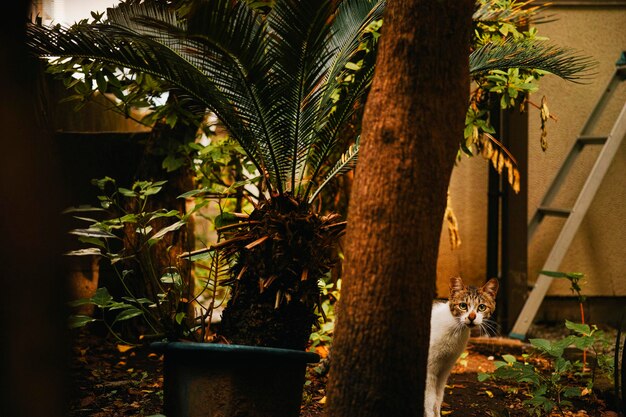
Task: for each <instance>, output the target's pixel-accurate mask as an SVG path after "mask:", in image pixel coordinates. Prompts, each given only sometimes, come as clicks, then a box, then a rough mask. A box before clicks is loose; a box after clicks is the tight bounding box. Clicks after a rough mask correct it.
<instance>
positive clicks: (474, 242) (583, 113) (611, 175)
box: [437, 1, 626, 297]
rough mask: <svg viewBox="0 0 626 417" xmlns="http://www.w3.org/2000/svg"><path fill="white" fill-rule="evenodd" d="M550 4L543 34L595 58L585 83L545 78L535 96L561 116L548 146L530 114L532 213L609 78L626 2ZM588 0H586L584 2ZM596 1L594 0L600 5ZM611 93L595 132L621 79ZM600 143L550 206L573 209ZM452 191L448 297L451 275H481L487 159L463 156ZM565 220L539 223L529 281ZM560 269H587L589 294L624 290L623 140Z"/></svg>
mask: <svg viewBox="0 0 626 417" xmlns="http://www.w3.org/2000/svg"><path fill="white" fill-rule="evenodd" d="M558 3H559V2H558V1H557V5H554V6H553V7H551V8H550V13H551V14H553V15H554V17H555V18H556V19H557V20H556V21H554V22H550V23H546V24H542V25H541V26H539V30H540V33H541V34H543V35H545V36H548V37H550V39H551V40H552V41H553V42H554V43H556V44H558V45H561V46H568V47H571V48H575V49H578V50H580V51H582V53H584V54H586V55H590V56H593V57H594V58H595V59H596V60H597V61H598V67H597V69H596V70H595V72H597V74H596V75H595V76H594V77H593V78H592V79H591V80H590V81H589V83H587V84H574V83H570V82H566V81H563V80H561V79H559V78H557V77H555V76H546V77H544V79H543V80H542V82H541V89H540V91H539V93H538V94H535V95H534V96H533V97H532V101H534V102H535V103H537V104H539V103H540V102H541V97H542V96H543V95H546V96H547V98H548V104H549V107H550V110H551V111H552V113H554V114H555V115H556V116H557V118H558V122H553V121H551V122H550V124H549V126H548V130H549V136H548V141H549V149H548V150H547V152H545V153H544V152H542V151H541V147H540V145H539V135H540V128H539V126H540V120H539V113H538V111H537V110H535V109H531V110H530V114H529V119H530V121H529V131H530V133H529V136H530V137H529V171H528V176H529V178H528V185H529V197H528V199H529V201H528V214H529V218H530V216H532V214H533V212H534V209H535V207H537V205H538V204H539V202H540V200H541V198H542V197H543V194H544V193H545V191H546V189H547V187H548V185H549V184H550V181H551V180H552V178H553V177H554V175H555V174H556V172H557V170H558V168H559V167H560V165H561V163H562V161H563V159H564V158H565V156H566V154H567V152H568V151H569V148H570V146H571V145H572V143H573V141H575V139H576V137H577V136H578V134H579V132H580V129H581V128H582V125H583V123H584V122H585V120H586V118H587V117H588V115H589V114H590V112H591V110H592V108H593V106H594V105H595V103H596V101H597V99H598V98H599V96H600V95H601V94H602V91H603V90H604V88H605V86H606V84H607V82H608V80H609V79H610V77H611V75H612V73H613V71H614V68H615V65H614V64H615V61H616V60H617V58H618V56H619V54H620V52H621V51H624V50H626V2H624V3H623V5H622V6H619V7H615V6H613V7H602V6H598V7H588V6H582V7H571V4H572V3H576V2H563V1H562V2H561V4H563V3H569V4H570V5H569V6H559V5H558ZM586 3H589V2H586ZM600 3H602V2H601V1H598V2H595V4H600ZM622 84H623V85H622V86H620V89H619V90H618V91H617V93H616V94H615V96H614V99H613V105H612V106H610V109H609V112H608V113H607V115H606V116H607V117H606V118H605V119H604V120H602V121H601V122H600V123H599V127H600V129H599V130H598V132H596V133H597V134H599V135H600V134H604V135H606V134H608V131H609V129H610V126H611V125H612V122H613V121H614V119H615V118H616V117H617V114H618V113H619V110H621V106H622V105H623V104H624V103H625V102H626V82H624V83H622ZM598 149H599V148H595V149H593V148H588V150H586V151H585V153H584V154H583V155H582V156H581V158H579V160H578V162H577V164H576V168H575V169H574V170H573V171H572V173H571V175H570V178H569V181H568V182H567V183H566V184H565V186H564V187H563V192H562V193H561V195H559V196H558V197H557V200H556V201H555V203H554V205H555V206H558V207H571V205H572V204H573V202H574V199H575V197H576V195H577V193H578V191H579V190H580V188H581V187H582V184H583V183H584V180H585V179H586V177H587V175H588V173H589V171H590V169H591V166H592V164H593V162H594V161H595V159H594V157H595V156H596V155H597V152H598ZM450 192H451V197H452V206H453V208H454V210H455V213H456V215H457V217H458V220H459V227H460V232H461V239H462V240H463V244H462V246H461V247H460V248H459V249H457V250H454V251H452V250H451V249H450V244H449V240H448V236H447V229H446V226H445V224H444V227H443V228H442V235H441V244H440V250H439V261H438V269H437V272H438V280H437V292H438V295H439V296H440V297H443V296H447V294H448V289H447V282H448V277H449V276H452V275H461V276H462V277H463V278H464V279H466V280H467V281H469V282H471V283H473V284H480V283H482V282H484V280H485V269H486V229H487V223H486V220H487V163H486V162H485V161H483V160H481V159H480V158H473V159H472V160H467V159H464V160H463V161H462V162H461V163H460V164H459V165H458V166H457V167H456V168H455V170H454V172H453V176H452V181H451V186H450ZM563 222H564V220H559V219H548V220H546V221H544V224H543V225H542V226H541V227H540V228H539V229H538V231H537V233H536V236H535V237H534V239H533V241H532V242H531V243H530V247H529V254H528V256H529V269H528V273H529V281H530V283H533V282H534V280H535V279H536V274H537V272H538V271H539V270H541V269H542V265H543V263H544V261H545V259H546V257H547V255H548V253H549V250H550V248H551V247H552V243H553V242H554V240H555V239H556V236H557V234H558V232H559V230H560V226H561V225H562V224H563ZM560 270H562V271H568V272H584V273H585V274H586V276H587V283H586V284H585V286H584V293H585V294H587V295H591V296H592V295H622V296H624V295H626V140H625V141H624V143H623V144H622V146H621V148H620V150H619V152H618V154H617V155H616V157H615V160H614V161H613V163H612V165H611V167H610V168H609V171H608V173H607V176H606V178H605V180H604V182H603V184H602V186H601V187H600V189H599V191H598V194H597V196H596V198H595V200H594V202H593V203H592V205H591V208H590V210H589V212H588V214H587V216H586V218H585V220H584V221H583V223H582V225H581V227H580V229H579V231H578V233H577V235H576V237H575V239H574V242H573V244H572V246H571V248H570V250H569V251H568V253H567V255H566V258H565V260H564V262H563V264H562V265H561V268H560ZM569 294H570V291H569V286H568V285H567V284H566V283H565V282H561V281H560V280H558V281H557V282H555V283H554V284H553V286H552V287H551V289H550V292H549V295H569Z"/></svg>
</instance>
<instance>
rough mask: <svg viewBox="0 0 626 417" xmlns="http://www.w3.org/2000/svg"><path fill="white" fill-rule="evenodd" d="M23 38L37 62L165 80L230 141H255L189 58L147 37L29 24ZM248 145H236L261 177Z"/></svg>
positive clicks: (109, 27) (118, 30) (259, 160)
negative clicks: (73, 62)
mask: <svg viewBox="0 0 626 417" xmlns="http://www.w3.org/2000/svg"><path fill="white" fill-rule="evenodd" d="M27 35H28V46H29V47H30V48H31V49H32V50H33V51H34V52H35V53H37V54H38V55H40V56H57V57H82V58H89V59H95V60H100V61H102V62H108V63H111V64H114V65H117V66H119V67H122V68H130V69H133V70H136V71H139V72H144V73H147V74H151V75H153V76H155V77H158V78H162V79H164V80H167V81H168V82H170V83H171V84H172V85H174V86H175V87H177V88H178V89H180V90H181V91H184V92H185V93H186V94H187V95H189V96H190V97H192V98H193V99H194V100H196V101H198V102H200V103H203V104H204V105H205V106H206V108H208V109H210V110H211V111H213V112H214V113H215V114H216V115H217V117H218V118H219V119H220V120H221V121H222V122H223V123H224V125H225V126H226V128H227V129H228V130H229V131H230V132H231V134H232V135H233V136H234V137H236V138H238V139H241V138H250V137H253V136H256V131H254V130H253V127H251V126H250V123H249V122H247V121H248V120H249V116H248V115H246V114H245V109H244V110H242V109H241V108H240V107H238V106H235V105H234V102H233V101H232V100H230V97H229V95H228V94H224V91H223V90H222V89H220V85H218V84H217V83H216V82H214V81H213V80H211V79H210V78H208V77H207V76H206V74H205V73H204V71H203V69H202V68H200V67H199V64H198V62H197V61H195V64H196V65H194V64H193V63H192V62H190V61H194V60H193V58H192V57H190V56H189V54H188V53H185V51H182V50H181V49H180V48H176V49H174V48H173V47H168V46H166V45H164V44H163V43H160V42H158V41H156V40H154V39H153V38H151V37H147V36H144V35H142V34H140V33H138V32H135V31H133V30H131V29H129V28H124V27H121V26H117V25H113V24H96V25H74V26H72V27H70V28H67V27H61V26H57V27H55V28H45V27H41V26H38V25H34V24H30V25H29V26H28V28H27ZM172 45H174V43H172ZM177 45H180V44H177ZM187 52H189V51H187ZM185 57H186V58H188V59H185ZM237 104H239V103H237ZM251 142H252V141H245V140H241V142H240V143H241V145H242V147H243V148H244V150H245V151H246V153H247V154H248V155H249V156H250V158H251V161H252V162H253V163H254V164H255V166H257V168H258V169H259V170H260V172H263V166H264V164H263V155H262V153H261V152H260V150H259V149H258V147H256V146H254V145H253V144H251Z"/></svg>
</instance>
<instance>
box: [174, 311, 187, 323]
mask: <svg viewBox="0 0 626 417" xmlns="http://www.w3.org/2000/svg"><path fill="white" fill-rule="evenodd" d="M185 317H187V314H186V313H182V312H181V313H176V316H175V317H174V320H176V323H178V324H182V322H183V320H184V319H185Z"/></svg>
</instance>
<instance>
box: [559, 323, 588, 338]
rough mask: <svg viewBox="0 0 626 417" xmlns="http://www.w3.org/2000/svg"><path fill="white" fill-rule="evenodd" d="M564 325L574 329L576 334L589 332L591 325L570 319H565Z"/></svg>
mask: <svg viewBox="0 0 626 417" xmlns="http://www.w3.org/2000/svg"><path fill="white" fill-rule="evenodd" d="M565 327H567V328H568V329H570V330H573V331H575V332H576V333H578V334H582V335H589V334H591V327H589V325H588V324H583V323H574V322H572V321H569V320H565Z"/></svg>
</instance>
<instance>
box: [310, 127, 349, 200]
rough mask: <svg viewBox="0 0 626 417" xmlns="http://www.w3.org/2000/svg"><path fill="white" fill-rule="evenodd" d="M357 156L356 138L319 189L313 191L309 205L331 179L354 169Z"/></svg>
mask: <svg viewBox="0 0 626 417" xmlns="http://www.w3.org/2000/svg"><path fill="white" fill-rule="evenodd" d="M358 156H359V138H357V140H356V142H355V143H354V144H352V145H351V146H350V147H349V148H348V150H347V151H346V152H345V153H344V154H343V155H341V159H340V160H339V161H337V163H336V164H335V166H334V167H332V169H331V170H330V171H329V172H328V174H326V177H325V178H324V180H323V181H322V183H321V184H320V186H319V187H317V189H316V190H315V192H314V193H313V195H311V198H310V199H309V203H312V202H313V201H315V198H316V197H317V195H318V194H319V193H320V191H322V189H323V188H324V187H325V186H326V184H328V183H329V182H330V181H331V180H332V179H333V178H335V177H336V176H339V175H342V174H345V173H346V172H348V171H351V170H353V169H354V167H355V166H356V163H357V159H358Z"/></svg>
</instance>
